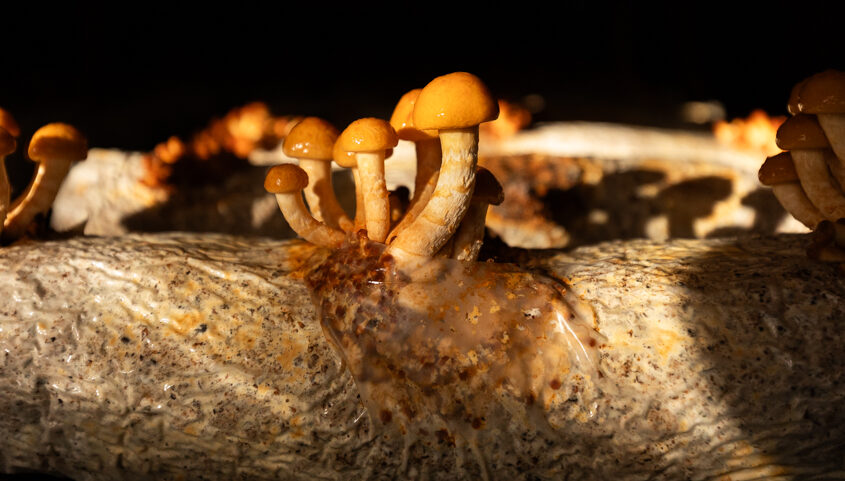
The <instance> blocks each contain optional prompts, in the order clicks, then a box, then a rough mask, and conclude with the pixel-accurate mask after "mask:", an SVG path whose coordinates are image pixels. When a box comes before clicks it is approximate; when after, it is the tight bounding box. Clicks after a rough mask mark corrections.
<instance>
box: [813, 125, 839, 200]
mask: <svg viewBox="0 0 845 481" xmlns="http://www.w3.org/2000/svg"><path fill="white" fill-rule="evenodd" d="M816 117H818V120H819V124H820V125H821V126H822V130H824V134H825V136H826V137H827V141H828V142H830V147H831V148H832V149H833V152H834V153H836V157H838V161H839V162H838V164H839V165H843V164H845V114H818V115H816ZM837 180H839V179H838V177H837ZM841 182H842V181H841V180H840V183H841Z"/></svg>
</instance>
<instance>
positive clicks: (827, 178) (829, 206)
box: [791, 149, 845, 221]
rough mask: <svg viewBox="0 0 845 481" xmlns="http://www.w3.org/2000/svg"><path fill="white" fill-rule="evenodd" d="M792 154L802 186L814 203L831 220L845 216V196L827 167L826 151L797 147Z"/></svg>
mask: <svg viewBox="0 0 845 481" xmlns="http://www.w3.org/2000/svg"><path fill="white" fill-rule="evenodd" d="M791 154H792V159H793V161H794V162H795V170H796V172H798V178H799V179H800V180H801V187H803V188H804V192H805V193H806V194H807V198H809V199H810V201H811V202H812V203H813V205H815V206H816V207H817V208H818V209H819V211H821V213H822V215H824V216H825V218H827V219H829V220H834V221H835V220H838V219H841V218H843V217H845V196H843V195H842V192H841V191H840V190H839V189H838V188H837V186H836V185H835V184H834V180H833V178H832V177H831V175H830V171H829V170H828V168H827V161H826V160H825V151H824V150H815V149H813V150H810V149H807V150H804V149H796V150H793V151H791Z"/></svg>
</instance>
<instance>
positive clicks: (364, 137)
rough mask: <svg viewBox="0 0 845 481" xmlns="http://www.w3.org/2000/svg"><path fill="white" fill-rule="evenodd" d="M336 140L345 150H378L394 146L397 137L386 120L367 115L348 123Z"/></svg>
mask: <svg viewBox="0 0 845 481" xmlns="http://www.w3.org/2000/svg"><path fill="white" fill-rule="evenodd" d="M338 142H339V143H340V148H341V149H343V150H345V151H347V152H378V151H381V150H388V149H392V148H393V147H396V144H398V143H399V137H397V136H396V131H395V130H393V127H391V126H390V124H389V123H388V122H387V121H385V120H382V119H376V118H372V117H368V118H364V119H358V120H356V121H355V122H352V123H351V124H349V126H348V127H346V129H345V130H344V131H343V132H342V133H341V134H340V137H339V138H338Z"/></svg>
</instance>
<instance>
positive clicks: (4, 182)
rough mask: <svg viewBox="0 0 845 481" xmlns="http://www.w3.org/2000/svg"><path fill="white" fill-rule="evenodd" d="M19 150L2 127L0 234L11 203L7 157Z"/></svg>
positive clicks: (0, 142)
mask: <svg viewBox="0 0 845 481" xmlns="http://www.w3.org/2000/svg"><path fill="white" fill-rule="evenodd" d="M17 148H18V143H17V141H16V140H15V137H14V136H13V135H12V134H11V133H9V131H8V130H6V129H5V128H3V127H2V126H0V233H2V232H3V221H4V220H5V219H6V212H7V211H8V210H9V201H10V200H11V199H10V196H11V192H12V188H11V186H10V185H9V177H8V176H7V175H6V164H5V160H6V156H7V155H9V154H11V153H12V152H14V151H15V150H16V149H17Z"/></svg>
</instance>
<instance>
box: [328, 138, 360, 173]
mask: <svg viewBox="0 0 845 481" xmlns="http://www.w3.org/2000/svg"><path fill="white" fill-rule="evenodd" d="M332 158H333V159H334V161H335V162H337V165H339V166H341V167H344V168H347V169H354V168H355V167H358V158H357V157H355V152H347V151H346V150H343V148H342V147H341V145H340V141H339V140H338V141H337V142H335V143H334V149H332Z"/></svg>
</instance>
